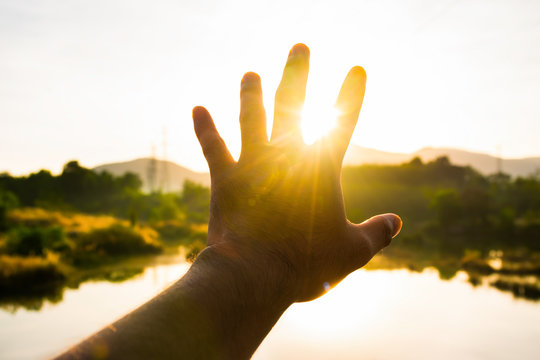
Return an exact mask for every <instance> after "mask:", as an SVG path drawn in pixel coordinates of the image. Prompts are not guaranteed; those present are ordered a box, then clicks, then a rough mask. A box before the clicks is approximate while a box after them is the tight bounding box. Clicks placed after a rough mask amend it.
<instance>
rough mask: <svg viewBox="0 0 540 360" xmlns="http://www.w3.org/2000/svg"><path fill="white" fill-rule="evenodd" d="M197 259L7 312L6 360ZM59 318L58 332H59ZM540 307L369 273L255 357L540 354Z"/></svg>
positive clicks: (54, 345)
mask: <svg viewBox="0 0 540 360" xmlns="http://www.w3.org/2000/svg"><path fill="white" fill-rule="evenodd" d="M188 267H189V265H188V264H186V263H183V262H182V263H169V264H164V265H157V266H152V267H148V268H147V269H146V270H145V272H144V273H143V274H141V275H139V276H137V277H135V278H133V279H130V280H128V281H125V282H122V283H109V282H103V281H101V282H88V283H84V284H82V285H81V286H80V287H79V289H76V290H71V289H69V290H66V293H65V296H64V300H63V301H62V302H60V303H58V304H47V305H45V306H44V307H43V308H42V310H41V311H39V312H35V311H27V310H22V309H21V310H19V311H17V312H16V313H15V314H10V313H7V312H5V311H0V358H1V359H36V358H46V357H50V356H52V355H54V354H57V353H58V352H60V351H62V350H63V349H65V348H66V347H69V346H70V345H72V344H74V343H76V342H78V341H80V340H81V339H83V338H85V337H86V336H88V335H89V334H91V333H93V332H94V331H96V330H99V329H100V328H101V327H103V326H105V325H107V324H108V323H110V322H111V321H112V320H114V319H116V318H118V317H120V316H122V315H123V314H125V313H126V312H128V311H130V309H133V308H135V307H137V306H138V305H139V304H142V303H144V302H145V301H147V300H148V299H150V298H151V297H153V296H154V295H155V294H157V293H159V292H160V291H161V290H162V289H164V288H165V287H167V286H168V285H169V284H171V283H172V282H174V281H175V280H176V279H178V278H179V277H180V276H182V274H184V273H185V272H186V271H187V269H188ZM51 324H54V331H51ZM539 338H540V304H539V303H535V302H531V301H526V300H516V299H514V298H513V297H512V295H510V294H508V293H502V292H499V291H497V290H496V289H494V288H490V287H487V286H479V287H476V288H475V287H472V286H471V285H470V284H469V283H468V282H467V275H466V274H465V273H458V276H456V277H455V278H454V279H452V280H450V281H441V280H440V279H439V277H438V273H437V271H435V270H433V269H432V270H430V269H428V270H426V271H424V272H422V273H411V272H408V271H406V270H394V271H388V270H376V271H366V270H359V271H356V272H354V273H352V274H351V275H350V276H349V277H347V278H346V279H345V280H344V281H343V282H342V283H341V284H339V285H338V286H337V287H336V288H335V289H333V290H332V291H330V292H329V293H328V294H326V295H325V296H323V297H321V298H319V299H317V300H315V301H313V302H309V303H301V304H294V305H293V306H291V307H290V308H289V309H288V310H287V312H286V313H285V314H284V315H283V317H282V318H281V319H280V321H279V322H278V323H277V324H276V326H275V327H274V329H273V330H272V332H271V333H270V334H269V335H268V337H267V338H266V339H265V341H264V342H263V344H262V345H261V347H260V348H259V349H258V351H257V352H256V354H255V355H254V357H253V358H254V359H255V360H265V359H313V360H318V359H358V358H367V359H435V358H436V359H479V358H480V359H484V358H488V359H499V358H500V359H508V358H519V359H534V358H537V355H538V351H537V348H538V346H537V341H538V339H539Z"/></svg>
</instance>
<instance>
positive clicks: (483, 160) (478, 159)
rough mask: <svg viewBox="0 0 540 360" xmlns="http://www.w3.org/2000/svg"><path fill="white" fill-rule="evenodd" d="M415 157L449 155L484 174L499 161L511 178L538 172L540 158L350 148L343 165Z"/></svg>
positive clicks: (396, 161) (394, 161)
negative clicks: (395, 151)
mask: <svg viewBox="0 0 540 360" xmlns="http://www.w3.org/2000/svg"><path fill="white" fill-rule="evenodd" d="M416 156H418V157H420V158H421V159H422V160H423V161H431V160H433V159H435V158H437V157H440V156H448V158H449V159H450V162H451V163H453V164H456V165H463V166H466V165H469V166H471V167H473V168H475V169H476V170H478V171H479V172H481V173H482V174H484V175H488V174H493V173H495V172H497V170H498V169H497V168H498V166H499V165H498V163H499V161H500V165H501V168H502V171H503V172H504V173H507V174H509V175H512V176H527V175H530V174H532V173H534V172H535V171H538V170H540V157H529V158H522V159H500V160H499V159H498V158H497V157H495V156H492V155H488V154H482V153H476V152H471V151H465V150H460V149H453V148H429V147H428V148H423V149H420V150H418V151H415V152H413V153H410V154H401V153H391V152H385V151H379V150H374V149H369V148H364V147H361V146H357V145H351V146H349V150H348V151H347V154H346V155H345V159H344V164H345V165H361V164H400V163H403V162H405V161H410V160H411V159H412V158H414V157H416Z"/></svg>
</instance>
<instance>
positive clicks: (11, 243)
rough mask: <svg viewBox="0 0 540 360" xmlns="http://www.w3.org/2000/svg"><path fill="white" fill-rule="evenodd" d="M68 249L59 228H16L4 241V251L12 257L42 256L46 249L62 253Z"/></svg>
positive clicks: (62, 232) (62, 231)
mask: <svg viewBox="0 0 540 360" xmlns="http://www.w3.org/2000/svg"><path fill="white" fill-rule="evenodd" d="M68 248H69V245H68V243H67V241H66V237H65V235H64V230H63V229H62V228H61V227H59V226H52V227H48V228H40V227H37V228H28V227H24V226H22V227H18V228H15V229H13V230H12V231H11V232H10V233H9V235H8V237H7V241H6V251H7V253H8V254H12V255H23V256H43V255H44V254H45V250H46V249H47V250H53V251H64V250H66V249H68Z"/></svg>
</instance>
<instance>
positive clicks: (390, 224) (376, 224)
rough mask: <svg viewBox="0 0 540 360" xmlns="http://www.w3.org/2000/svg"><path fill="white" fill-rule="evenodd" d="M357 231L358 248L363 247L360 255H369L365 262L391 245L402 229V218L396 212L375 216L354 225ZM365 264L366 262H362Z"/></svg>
mask: <svg viewBox="0 0 540 360" xmlns="http://www.w3.org/2000/svg"><path fill="white" fill-rule="evenodd" d="M353 226H354V229H355V231H356V239H354V241H356V244H357V248H359V249H362V250H361V252H363V253H364V254H360V257H362V256H367V257H366V259H362V260H364V263H365V262H367V261H369V259H371V258H372V257H373V256H374V255H375V254H377V253H378V252H379V251H381V250H382V249H383V248H385V247H387V246H388V245H390V242H391V241H392V238H394V237H395V236H396V235H397V234H398V233H399V232H400V231H401V226H402V221H401V218H400V217H399V216H397V215H395V214H383V215H377V216H374V217H372V218H370V219H368V220H366V221H364V222H363V223H361V224H358V225H353ZM362 265H364V264H362Z"/></svg>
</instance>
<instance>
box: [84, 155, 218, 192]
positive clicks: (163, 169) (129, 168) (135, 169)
mask: <svg viewBox="0 0 540 360" xmlns="http://www.w3.org/2000/svg"><path fill="white" fill-rule="evenodd" d="M150 161H151V159H150V158H143V159H135V160H131V161H126V162H118V163H111V164H104V165H100V166H97V167H95V168H94V169H93V170H94V171H96V172H102V171H108V172H110V173H111V174H113V175H117V176H118V175H123V174H124V173H126V172H132V173H134V174H137V175H139V177H140V179H141V180H142V182H143V189H144V190H149V188H150V187H149V184H148V173H149V168H150ZM155 165H156V166H155V169H156V172H155V174H156V175H155V179H156V180H155V184H156V187H161V188H162V189H163V190H164V191H179V190H180V189H182V184H184V181H185V180H191V181H193V182H196V183H199V184H203V185H206V186H210V174H209V173H199V172H195V171H191V170H189V169H187V168H185V167H183V166H180V165H178V164H176V163H173V162H172V161H164V160H156V163H155ZM165 174H167V175H166V177H167V178H168V179H167V180H166V179H165Z"/></svg>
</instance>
